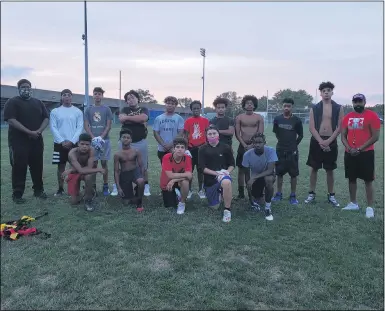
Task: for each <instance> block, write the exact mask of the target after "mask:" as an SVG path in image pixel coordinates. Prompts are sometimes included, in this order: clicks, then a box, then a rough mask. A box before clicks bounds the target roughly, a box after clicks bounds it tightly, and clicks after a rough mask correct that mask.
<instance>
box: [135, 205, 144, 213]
mask: <svg viewBox="0 0 385 311" xmlns="http://www.w3.org/2000/svg"><path fill="white" fill-rule="evenodd" d="M136 210H137V211H138V212H139V213H140V212H143V211H144V208H143V206H138V207H137V208H136Z"/></svg>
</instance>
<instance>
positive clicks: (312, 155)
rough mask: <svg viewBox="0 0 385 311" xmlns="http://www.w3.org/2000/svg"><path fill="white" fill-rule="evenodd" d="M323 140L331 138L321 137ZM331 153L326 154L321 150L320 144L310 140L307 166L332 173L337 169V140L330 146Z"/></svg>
mask: <svg viewBox="0 0 385 311" xmlns="http://www.w3.org/2000/svg"><path fill="white" fill-rule="evenodd" d="M321 138H322V139H325V140H326V139H328V138H329V137H325V136H321ZM329 147H330V149H331V150H330V151H328V152H325V151H323V150H322V149H321V146H320V145H319V143H318V142H317V141H316V140H315V139H314V138H311V139H310V146H309V155H308V158H307V162H306V165H307V166H310V167H312V168H313V169H315V170H319V169H320V168H324V169H325V170H327V171H332V170H335V169H336V168H337V158H338V144H337V140H334V141H333V142H332V143H331V144H330V145H329Z"/></svg>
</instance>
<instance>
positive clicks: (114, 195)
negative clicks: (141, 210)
mask: <svg viewBox="0 0 385 311" xmlns="http://www.w3.org/2000/svg"><path fill="white" fill-rule="evenodd" d="M118 194H119V192H118V188H117V187H116V184H113V185H112V192H111V194H110V195H112V196H113V197H116V196H117V195H118Z"/></svg>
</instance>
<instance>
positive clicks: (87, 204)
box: [84, 200, 95, 212]
mask: <svg viewBox="0 0 385 311" xmlns="http://www.w3.org/2000/svg"><path fill="white" fill-rule="evenodd" d="M84 208H85V209H86V211H87V212H93V211H94V210H95V206H94V203H93V201H92V200H87V201H85V203H84Z"/></svg>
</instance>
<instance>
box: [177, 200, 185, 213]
mask: <svg viewBox="0 0 385 311" xmlns="http://www.w3.org/2000/svg"><path fill="white" fill-rule="evenodd" d="M185 208H186V205H185V204H182V203H179V204H178V209H177V210H176V213H177V214H178V215H182V214H184V210H185Z"/></svg>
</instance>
